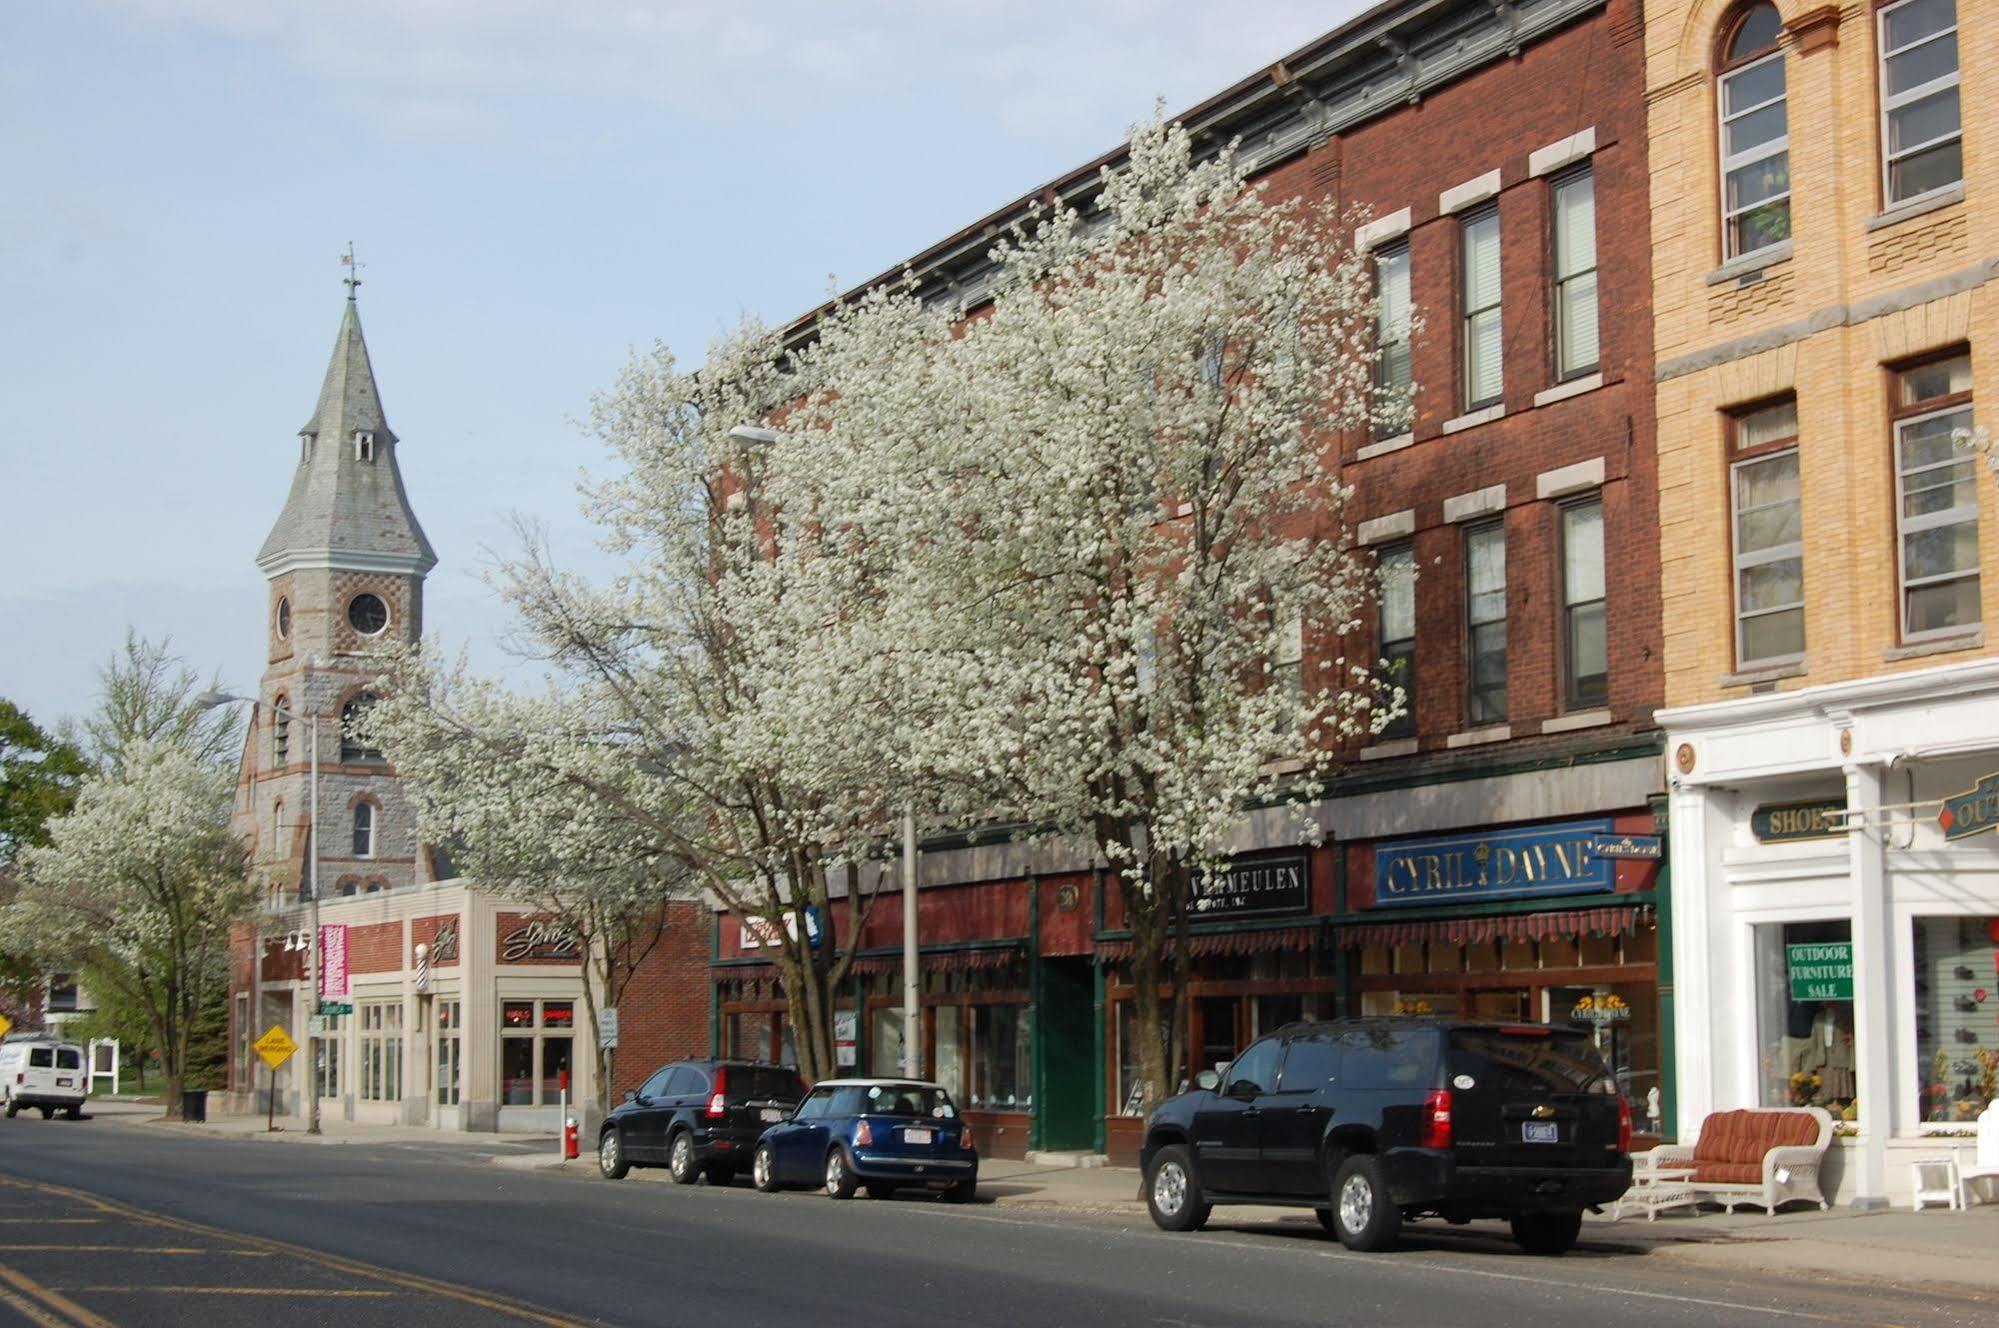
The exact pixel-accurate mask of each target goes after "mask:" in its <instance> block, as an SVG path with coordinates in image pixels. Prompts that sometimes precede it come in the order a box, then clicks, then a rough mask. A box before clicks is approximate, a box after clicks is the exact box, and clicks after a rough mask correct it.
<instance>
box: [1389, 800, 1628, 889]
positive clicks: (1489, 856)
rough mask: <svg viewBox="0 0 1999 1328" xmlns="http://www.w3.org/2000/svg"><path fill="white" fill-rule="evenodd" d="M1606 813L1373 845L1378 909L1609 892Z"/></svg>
mask: <svg viewBox="0 0 1999 1328" xmlns="http://www.w3.org/2000/svg"><path fill="white" fill-rule="evenodd" d="M1610 832H1611V822H1610V819H1609V818H1608V817H1603V818H1600V819H1597V820H1590V821H1564V822H1561V823H1560V824H1557V825H1536V826H1527V827H1524V828H1522V829H1518V830H1494V831H1490V832H1488V833H1485V834H1476V835H1443V836H1439V837H1437V838H1434V839H1395V840H1390V841H1388V842H1386V843H1383V844H1380V845H1377V846H1376V847H1375V850H1374V902H1375V905H1376V906H1377V907H1381V908H1393V907H1400V906H1406V905H1421V904H1446V903H1450V902H1451V901H1453V900H1459V899H1470V900H1485V899H1522V898H1530V897H1533V896H1537V895H1580V894H1593V893H1596V892H1598V891H1608V890H1610V889H1611V888H1612V886H1613V885H1614V884H1615V883H1616V875H1615V864H1613V863H1611V862H1610V861H1608V860H1607V859H1605V858H1602V857H1599V856H1597V852H1596V841H1597V839H1598V838H1599V837H1600V836H1607V835H1609V834H1610Z"/></svg>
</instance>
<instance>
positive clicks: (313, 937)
mask: <svg viewBox="0 0 1999 1328" xmlns="http://www.w3.org/2000/svg"><path fill="white" fill-rule="evenodd" d="M233 701H241V702H243V703H244V704H246V705H248V706H250V707H251V709H252V710H254V709H255V708H256V707H257V706H259V705H268V706H270V708H271V711H272V713H274V714H278V715H282V716H284V717H285V718H286V719H289V720H291V721H293V722H294V723H298V724H303V725H305V733H306V738H305V746H306V759H307V762H308V764H309V766H310V769H311V775H310V782H309V783H308V784H307V789H306V824H307V827H308V828H307V833H306V837H305V845H306V882H307V884H306V890H307V893H308V894H309V896H310V899H311V905H312V921H311V924H310V925H311V928H312V931H311V933H310V936H309V938H308V940H307V942H306V947H305V962H306V990H307V992H308V993H309V995H308V999H309V1000H310V1001H311V1002H312V1006H311V1008H312V1011H313V1013H314V1014H317V1013H318V1011H319V725H318V724H317V723H316V722H315V721H313V720H311V719H308V718H306V717H305V716H303V715H300V714H297V713H296V712H294V711H291V710H287V709H286V708H285V707H283V706H281V705H279V704H278V703H277V702H275V701H259V700H257V698H256V697H254V696H237V695H235V694H234V693H232V692H220V691H212V692H203V693H202V694H201V695H200V696H197V697H195V698H194V704H195V705H196V706H197V707H198V708H200V709H202V710H212V709H214V708H215V707H216V706H219V705H228V704H230V703H231V702H233ZM251 962H253V963H254V964H256V965H257V971H259V972H261V971H262V969H263V963H264V957H263V955H262V954H261V953H259V954H257V955H254V956H253V957H252V961H251ZM317 1042H318V1039H316V1038H314V1037H313V1035H312V1020H311V1018H310V1017H308V1018H307V1020H306V1025H305V1065H306V1072H305V1079H306V1085H305V1132H306V1133H307V1134H318V1133H319V1060H318V1055H319V1048H318V1045H317ZM271 1091H272V1092H273V1093H275V1092H276V1091H277V1089H276V1087H275V1086H273V1088H272V1090H271Z"/></svg>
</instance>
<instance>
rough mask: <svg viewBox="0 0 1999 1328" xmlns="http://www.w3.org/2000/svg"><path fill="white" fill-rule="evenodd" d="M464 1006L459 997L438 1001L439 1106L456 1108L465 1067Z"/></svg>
mask: <svg viewBox="0 0 1999 1328" xmlns="http://www.w3.org/2000/svg"><path fill="white" fill-rule="evenodd" d="M464 1020H465V1015H464V1006H463V1005H462V1004H461V1003H460V1002H459V1001H458V1000H457V999H456V998H453V999H449V1000H447V999H444V998H442V997H440V998H439V999H438V1002H437V1105H438V1106H440V1107H455V1106H457V1105H458V1098H459V1091H460V1090H459V1082H458V1076H459V1072H460V1071H461V1070H462V1069H463V1068H464V1049H465V1034H464Z"/></svg>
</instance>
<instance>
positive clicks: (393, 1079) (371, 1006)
mask: <svg viewBox="0 0 1999 1328" xmlns="http://www.w3.org/2000/svg"><path fill="white" fill-rule="evenodd" d="M355 1016H356V1017H357V1018H358V1019H360V1021H361V1042H360V1054H361V1098H362V1100H363V1101H365V1102H395V1101H398V1100H399V1099H400V1098H401V1097H402V1095H403V1003H402V1002H401V1001H363V1002H362V1003H361V1005H360V1007H359V1008H358V1009H357V1010H356V1011H355Z"/></svg>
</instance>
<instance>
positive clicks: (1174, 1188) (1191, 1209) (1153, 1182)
mask: <svg viewBox="0 0 1999 1328" xmlns="http://www.w3.org/2000/svg"><path fill="white" fill-rule="evenodd" d="M1145 1206H1146V1207H1147V1208H1148V1209H1150V1210H1151V1212H1152V1220H1153V1222H1154V1223H1155V1224H1157V1225H1158V1227H1159V1229H1160V1230H1162V1231H1199V1230H1200V1229H1201V1228H1202V1227H1203V1226H1205V1225H1206V1224H1207V1221H1208V1214H1209V1213H1210V1212H1212V1211H1213V1206H1212V1205H1210V1204H1208V1203H1207V1202H1205V1201H1204V1200H1203V1199H1202V1198H1201V1181H1200V1178H1199V1177H1197V1176H1196V1175H1195V1174H1194V1156H1193V1154H1191V1153H1189V1152H1188V1151H1187V1149H1186V1147H1185V1146H1184V1145H1182V1144H1172V1145H1170V1146H1168V1147H1166V1148H1162V1149H1160V1150H1159V1156H1157V1157H1155V1158H1153V1159H1152V1174H1151V1175H1150V1176H1148V1177H1146V1181H1145Z"/></svg>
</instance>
